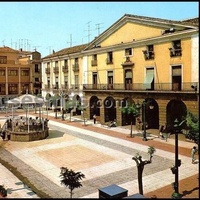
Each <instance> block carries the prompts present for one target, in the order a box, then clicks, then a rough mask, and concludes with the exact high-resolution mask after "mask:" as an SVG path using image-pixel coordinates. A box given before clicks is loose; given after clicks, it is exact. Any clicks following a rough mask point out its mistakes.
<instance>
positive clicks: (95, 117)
mask: <svg viewBox="0 0 200 200" xmlns="http://www.w3.org/2000/svg"><path fill="white" fill-rule="evenodd" d="M93 119H94V124H96V120H97V116H96V114H94V115H93Z"/></svg>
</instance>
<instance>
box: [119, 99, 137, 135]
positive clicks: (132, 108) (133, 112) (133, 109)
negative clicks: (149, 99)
mask: <svg viewBox="0 0 200 200" xmlns="http://www.w3.org/2000/svg"><path fill="white" fill-rule="evenodd" d="M121 112H122V113H126V114H128V115H129V116H130V118H131V132H130V137H133V118H134V117H137V116H139V115H140V107H138V105H137V104H135V103H134V102H133V103H132V104H130V103H128V105H127V106H126V107H122V108H121Z"/></svg>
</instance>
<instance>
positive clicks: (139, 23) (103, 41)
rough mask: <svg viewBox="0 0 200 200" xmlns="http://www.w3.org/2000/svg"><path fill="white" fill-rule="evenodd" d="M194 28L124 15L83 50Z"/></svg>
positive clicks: (180, 23) (179, 22)
mask: <svg viewBox="0 0 200 200" xmlns="http://www.w3.org/2000/svg"><path fill="white" fill-rule="evenodd" d="M192 28H196V27H195V26H191V25H188V24H185V23H183V22H182V21H172V20H164V19H158V18H150V17H142V16H135V15H124V16H123V17H122V18H120V19H119V20H118V21H116V22H115V23H114V24H113V25H112V26H110V27H109V28H108V29H107V30H105V31H104V32H103V33H102V34H100V35H99V36H98V37H96V38H95V39H94V40H93V41H92V42H91V43H90V45H88V46H87V48H86V49H85V50H89V49H94V48H103V47H108V46H114V45H120V44H122V43H129V42H132V41H140V40H145V39H149V38H156V37H160V36H162V35H163V34H173V33H174V32H178V31H179V32H180V31H184V30H188V29H192Z"/></svg>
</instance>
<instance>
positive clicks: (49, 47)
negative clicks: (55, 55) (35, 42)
mask: <svg viewBox="0 0 200 200" xmlns="http://www.w3.org/2000/svg"><path fill="white" fill-rule="evenodd" d="M51 47H52V46H48V47H47V48H46V49H49V54H51Z"/></svg>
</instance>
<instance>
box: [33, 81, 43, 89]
mask: <svg viewBox="0 0 200 200" xmlns="http://www.w3.org/2000/svg"><path fill="white" fill-rule="evenodd" d="M41 86H42V84H41V83H40V82H38V83H33V87H36V88H41Z"/></svg>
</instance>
